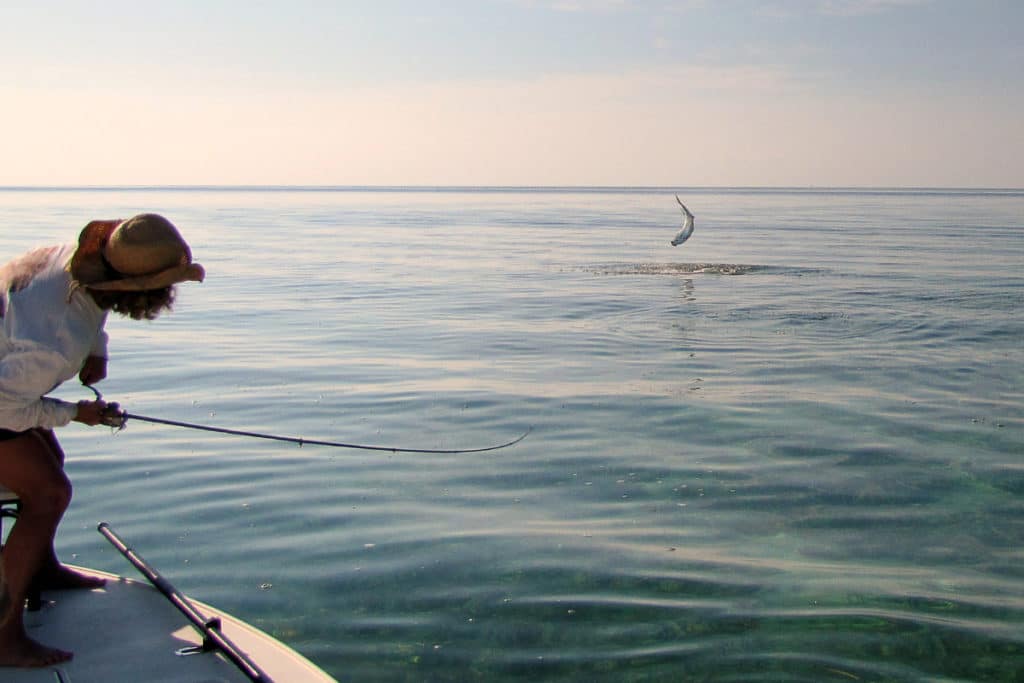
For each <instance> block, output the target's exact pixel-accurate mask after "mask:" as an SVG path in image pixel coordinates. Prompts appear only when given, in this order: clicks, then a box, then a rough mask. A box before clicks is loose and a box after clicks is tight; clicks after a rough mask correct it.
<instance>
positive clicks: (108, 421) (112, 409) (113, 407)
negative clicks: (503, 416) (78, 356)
mask: <svg viewBox="0 0 1024 683" xmlns="http://www.w3.org/2000/svg"><path fill="white" fill-rule="evenodd" d="M85 386H87V387H89V388H90V389H91V390H92V392H93V393H94V394H96V400H97V401H102V400H103V395H102V394H101V393H100V392H99V391H98V390H97V389H96V387H94V386H92V385H89V384H86V385H85ZM128 420H139V421H140V422H151V423H153V424H161V425H169V426H171V427H184V428H186V429H197V430H200V431H204V432H215V433H217V434H230V435H232V436H245V437H249V438H253V439H268V440H270V441H284V442H286V443H294V444H298V445H299V447H300V448H301V447H302V446H307V445H308V446H327V447H330V448H350V449H355V450H361V451H386V452H389V453H429V454H434V455H454V454H460V453H486V452H487V451H497V450H500V449H502V448H508V447H509V446H514V445H515V444H517V443H519V442H520V441H522V440H523V439H525V438H526V437H527V436H529V435H530V432H532V431H533V427H530V428H529V429H527V430H526V431H525V432H523V433H522V434H521V435H519V436H518V437H516V438H515V439H512V440H511V441H507V442H505V443H500V444H497V445H494V446H484V447H483V448H399V447H395V446H368V445H366V444H358V443H345V442H342V441H323V440H320V439H306V438H303V437H298V436H281V435H280V434H266V433H263V432H250V431H244V430H241V429H227V428H226V427H213V426H210V425H202V424H196V423H194V422H181V421H179V420H168V419H165V418H161V417H150V416H148V415H139V414H137V413H129V412H128V411H126V410H122V409H121V407H120V406H119V405H118V404H117V403H110V404H108V406H107V410H106V411H105V412H104V414H103V417H102V418H101V423H102V424H104V425H107V426H108V427H113V428H115V429H117V430H118V431H120V430H122V429H124V428H125V427H126V426H127V422H128Z"/></svg>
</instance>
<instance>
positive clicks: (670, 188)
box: [0, 183, 1024, 193]
mask: <svg viewBox="0 0 1024 683" xmlns="http://www.w3.org/2000/svg"><path fill="white" fill-rule="evenodd" d="M146 190H163V191H168V190H171V191H267V192H274V191H305V192H409V191H413V192H415V191H424V192H488V191H489V192H630V193H632V192H656V191H658V192H683V191H691V192H693V191H696V192H707V191H710V192H715V191H747V192H751V191H772V192H787V191H788V192H975V193H980V192H991V193H1024V187H991V186H980V185H979V186H942V185H934V186H931V185H465V184H451V185H390V184H389V185H383V184H382V185H320V184H259V183H238V184H232V183H227V184H220V183H218V184H173V183H171V184H129V185H116V184H104V185H83V184H68V185H0V192H17V191H22V192H44V191H146Z"/></svg>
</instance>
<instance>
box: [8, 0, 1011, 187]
mask: <svg viewBox="0 0 1024 683" xmlns="http://www.w3.org/2000/svg"><path fill="white" fill-rule="evenodd" d="M3 14H4V20H3V22H2V24H0V55H2V58H3V62H4V64H5V70H4V73H3V75H2V76H0V112H2V114H0V117H2V118H0V124H2V125H0V135H2V136H3V140H2V148H3V150H4V151H3V155H4V159H5V162H6V163H4V164H2V165H0V185H3V186H11V185H16V186H26V185H27V186H32V185H45V186H51V185H164V184H170V185H204V184H215V185H231V184H271V185H291V184H295V185H659V186H680V187H682V186H736V185H755V186H793V185H798V186H808V185H809V186H915V187H924V186H933V187H1021V186H1024V126H1022V125H1021V123H1020V119H1021V115H1020V112H1021V111H1024V76H1022V74H1024V45H1022V44H1021V42H1020V41H1019V40H1018V39H1017V37H1016V36H1015V33H1016V28H1015V27H1018V26H1020V25H1024V22H1022V20H1024V4H1018V3H1014V2H997V1H992V2H982V3H958V2H953V1H947V0H827V1H826V0H820V1H818V0H807V1H806V2H797V1H796V0H777V1H772V2H769V1H765V2H753V1H751V2H744V1H742V0H735V1H729V0H725V1H723V2H699V1H696V0H691V1H689V2H675V3H670V2H640V1H635V2H633V1H630V0H618V1H615V0H603V1H599V0H592V1H589V2H588V1H587V0H575V1H570V0H563V1H560V2H554V1H551V2H545V1H543V0H533V1H530V0H490V1H482V2H475V3H470V2H451V3H446V4H445V6H444V8H443V9H434V8H431V9H429V10H428V9H423V6H422V5H419V4H416V3H411V2H407V1H405V2H403V1H398V0H395V1H391V2H387V1H385V2H378V3H374V4H373V5H372V6H364V5H362V4H355V3H336V4H335V3H327V2H318V1H315V0H302V1H300V2H290V3H277V2H271V3H268V4H266V5H264V6H262V7H258V8H254V7H249V6H248V5H246V4H245V3H240V2H237V1H235V0H220V1H219V2H207V3H199V2H182V3H177V4H175V6H174V7H170V8H168V7H163V6H153V7H150V6H147V5H145V4H144V3H143V4H139V3H129V2H113V3H109V4H105V5H104V6H102V7H100V8H86V7H85V6H84V5H79V4H77V3H72V2H70V1H69V0H68V1H64V2H57V1H49V2H47V1H45V0H44V1H42V2H38V3H34V4H33V5H32V6H31V7H28V6H26V7H22V8H20V9H13V10H12V9H5V10H4V12H3Z"/></svg>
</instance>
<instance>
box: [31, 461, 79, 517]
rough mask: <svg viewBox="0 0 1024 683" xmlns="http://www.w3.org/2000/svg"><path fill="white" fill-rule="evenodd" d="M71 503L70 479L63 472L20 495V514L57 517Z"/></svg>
mask: <svg viewBox="0 0 1024 683" xmlns="http://www.w3.org/2000/svg"><path fill="white" fill-rule="evenodd" d="M70 504H71V481H70V480H69V479H68V478H67V476H65V475H64V473H63V472H61V473H60V474H59V476H56V477H53V478H52V479H51V480H49V481H47V482H45V483H43V484H40V485H39V486H38V487H37V488H36V489H35V490H34V491H32V492H31V493H29V494H27V495H22V496H21V513H20V514H21V515H37V516H41V517H46V518H57V519H59V518H60V517H61V516H62V515H63V514H64V511H65V510H67V509H68V505H70Z"/></svg>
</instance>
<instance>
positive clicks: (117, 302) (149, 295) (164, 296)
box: [89, 285, 176, 320]
mask: <svg viewBox="0 0 1024 683" xmlns="http://www.w3.org/2000/svg"><path fill="white" fill-rule="evenodd" d="M89 293H90V294H92V298H93V301H95V302H96V305H97V306H99V307H100V308H102V309H103V310H105V311H114V312H115V313H119V314H121V315H123V316H126V317H129V318H131V319H132V320H155V319H156V317H157V316H159V315H160V314H161V313H163V312H164V311H170V310H171V308H172V306H173V304H174V295H175V294H176V289H175V286H174V285H171V286H169V287H163V288H162V289H150V290H146V291H142V292H118V291H99V290H95V289H91V290H89Z"/></svg>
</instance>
